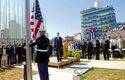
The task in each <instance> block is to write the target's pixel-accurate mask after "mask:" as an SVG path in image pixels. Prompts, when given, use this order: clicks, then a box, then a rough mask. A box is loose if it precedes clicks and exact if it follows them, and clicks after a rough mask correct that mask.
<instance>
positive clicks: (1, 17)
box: [0, 0, 25, 40]
mask: <svg viewBox="0 0 125 80" xmlns="http://www.w3.org/2000/svg"><path fill="white" fill-rule="evenodd" d="M24 16H25V0H0V30H4V29H9V36H8V39H13V40H14V39H23V38H24V35H25V27H24V22H25V21H24V20H25V19H24Z"/></svg>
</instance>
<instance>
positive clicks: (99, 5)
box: [94, 0, 102, 8]
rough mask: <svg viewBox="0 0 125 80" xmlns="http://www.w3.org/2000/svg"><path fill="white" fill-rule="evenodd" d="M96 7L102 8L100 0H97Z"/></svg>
mask: <svg viewBox="0 0 125 80" xmlns="http://www.w3.org/2000/svg"><path fill="white" fill-rule="evenodd" d="M94 7H96V8H101V7H102V3H101V2H100V0H95V2H94Z"/></svg>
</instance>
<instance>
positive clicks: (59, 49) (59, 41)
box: [54, 33, 62, 62]
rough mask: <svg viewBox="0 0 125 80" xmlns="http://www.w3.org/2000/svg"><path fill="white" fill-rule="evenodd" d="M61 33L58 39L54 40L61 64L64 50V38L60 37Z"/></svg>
mask: <svg viewBox="0 0 125 80" xmlns="http://www.w3.org/2000/svg"><path fill="white" fill-rule="evenodd" d="M59 35H60V33H57V37H55V39H54V48H55V50H56V54H57V61H58V62H61V61H62V57H61V56H62V55H61V50H62V38H61V37H60V36H59Z"/></svg>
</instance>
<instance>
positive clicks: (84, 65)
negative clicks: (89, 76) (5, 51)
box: [18, 59, 125, 80]
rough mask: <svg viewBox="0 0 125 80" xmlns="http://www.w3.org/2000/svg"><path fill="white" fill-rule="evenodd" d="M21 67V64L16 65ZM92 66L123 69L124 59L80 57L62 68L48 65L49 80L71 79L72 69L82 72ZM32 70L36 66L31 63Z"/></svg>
mask: <svg viewBox="0 0 125 80" xmlns="http://www.w3.org/2000/svg"><path fill="white" fill-rule="evenodd" d="M18 67H20V68H21V66H18ZM92 67H97V68H109V69H124V70H125V60H110V61H104V60H99V61H97V60H87V59H81V60H80V62H79V63H75V64H72V65H68V66H65V67H62V68H52V67H49V77H50V80H73V79H72V78H73V75H74V70H76V69H78V70H81V71H82V72H85V71H87V70H89V69H90V68H92ZM33 70H35V71H37V66H35V65H34V64H33ZM33 80H39V75H38V74H37V75H34V76H33Z"/></svg>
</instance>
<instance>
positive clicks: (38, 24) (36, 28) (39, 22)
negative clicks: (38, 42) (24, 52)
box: [34, 21, 42, 36]
mask: <svg viewBox="0 0 125 80" xmlns="http://www.w3.org/2000/svg"><path fill="white" fill-rule="evenodd" d="M41 23H42V22H41V21H38V23H37V25H36V27H35V32H34V33H35V36H36V35H37V32H38V30H39V28H40V26H41Z"/></svg>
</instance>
